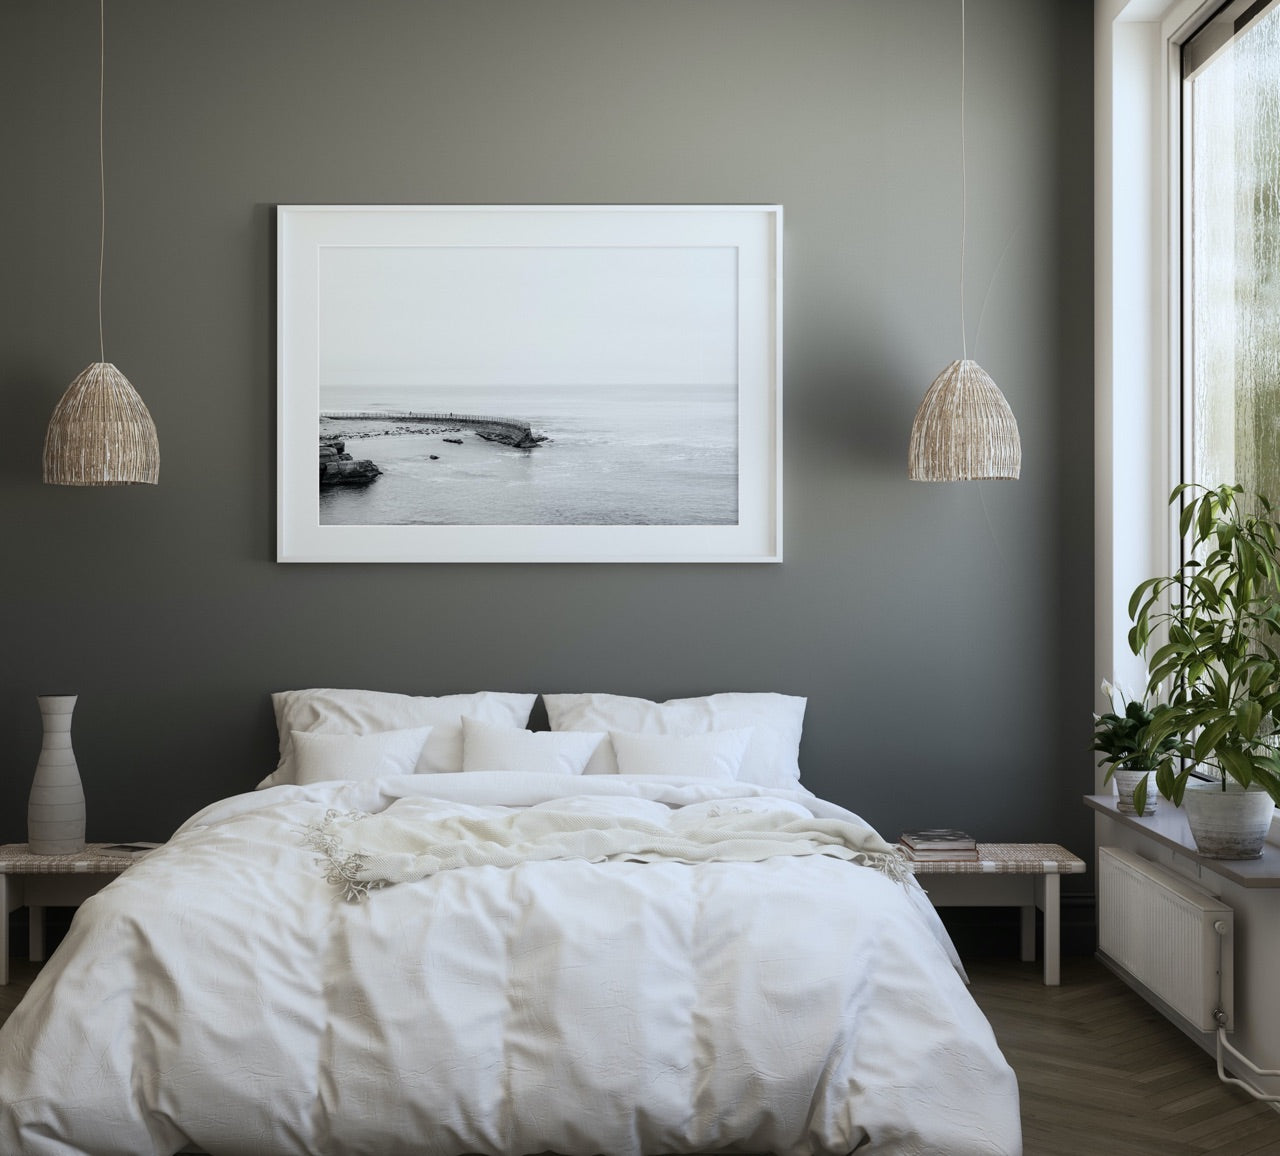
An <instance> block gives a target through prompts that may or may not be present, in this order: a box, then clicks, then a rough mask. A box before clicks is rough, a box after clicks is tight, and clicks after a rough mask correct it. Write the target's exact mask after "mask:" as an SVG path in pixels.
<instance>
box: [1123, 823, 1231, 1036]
mask: <svg viewBox="0 0 1280 1156" xmlns="http://www.w3.org/2000/svg"><path fill="white" fill-rule="evenodd" d="M1233 933H1234V914H1233V912H1232V910H1231V908H1230V907H1228V906H1227V905H1226V904H1224V903H1223V902H1222V901H1221V900H1220V899H1215V898H1214V897H1213V896H1212V895H1210V894H1209V893H1208V892H1207V891H1202V890H1201V889H1200V888H1199V887H1196V886H1195V885H1194V884H1193V883H1190V882H1188V881H1187V880H1185V879H1183V878H1182V877H1181V876H1179V875H1175V874H1174V873H1173V872H1171V871H1168V870H1166V869H1165V868H1163V867H1161V866H1159V865H1157V864H1155V863H1152V862H1151V861H1150V860H1149V859H1144V858H1142V856H1141V855H1135V854H1134V853H1133V852H1132V851H1126V850H1123V849H1122V848H1119V847H1099V848H1098V951H1099V953H1100V954H1102V955H1103V956H1104V957H1105V958H1106V959H1107V960H1109V961H1110V962H1111V963H1112V964H1114V965H1115V966H1117V967H1118V968H1120V969H1121V970H1122V971H1123V972H1124V973H1126V974H1127V975H1128V976H1129V977H1130V978H1132V979H1133V980H1135V981H1136V982H1137V983H1138V984H1140V985H1141V986H1142V987H1144V988H1146V989H1147V990H1148V991H1149V992H1150V993H1151V994H1153V995H1154V996H1156V997H1157V999H1158V1000H1159V1001H1160V1002H1161V1003H1163V1004H1164V1005H1165V1006H1166V1007H1167V1008H1169V1009H1171V1010H1172V1011H1174V1012H1176V1013H1177V1014H1178V1015H1180V1016H1181V1017H1182V1018H1183V1019H1185V1020H1186V1021H1187V1022H1188V1023H1189V1025H1190V1026H1191V1027H1193V1028H1196V1029H1197V1030H1199V1031H1206V1032H1208V1031H1213V1030H1214V1029H1215V1028H1217V1027H1219V1026H1224V1027H1226V1028H1227V1030H1228V1031H1230V1030H1231V1029H1232V1028H1233V1027H1234V1023H1233V1022H1232V1019H1231V1017H1232V1012H1233V1009H1232V981H1231V973H1232V936H1233ZM1215 1013H1216V1014H1215ZM1224 1014H1225V1016H1226V1019H1225V1020H1224V1019H1222V1018H1221V1016H1222V1015H1224Z"/></svg>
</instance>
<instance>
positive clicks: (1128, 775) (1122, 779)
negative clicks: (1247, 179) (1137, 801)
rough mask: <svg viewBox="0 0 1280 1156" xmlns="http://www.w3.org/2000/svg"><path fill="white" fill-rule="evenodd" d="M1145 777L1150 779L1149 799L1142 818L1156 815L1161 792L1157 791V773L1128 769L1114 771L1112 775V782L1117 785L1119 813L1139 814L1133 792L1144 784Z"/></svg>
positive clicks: (1148, 780)
mask: <svg viewBox="0 0 1280 1156" xmlns="http://www.w3.org/2000/svg"><path fill="white" fill-rule="evenodd" d="M1143 776H1150V777H1149V778H1148V779H1147V798H1146V805H1145V806H1144V807H1143V809H1142V817H1144V818H1145V817H1146V816H1147V815H1154V814H1155V811H1156V806H1157V804H1158V803H1159V802H1160V792H1159V791H1157V790H1156V779H1155V772H1154V771H1131V770H1129V769H1128V768H1127V767H1124V768H1120V769H1118V770H1116V771H1113V772H1112V775H1111V779H1112V782H1114V783H1115V785H1116V810H1117V811H1122V812H1123V813H1124V814H1126V815H1136V814H1137V813H1138V809H1137V807H1135V806H1134V805H1133V792H1134V790H1135V789H1136V788H1137V786H1138V784H1139V783H1140V782H1142V779H1143Z"/></svg>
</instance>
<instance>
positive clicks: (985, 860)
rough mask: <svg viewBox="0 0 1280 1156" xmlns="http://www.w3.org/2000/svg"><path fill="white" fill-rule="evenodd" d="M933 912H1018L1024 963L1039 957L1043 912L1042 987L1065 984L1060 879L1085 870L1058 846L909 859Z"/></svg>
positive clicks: (988, 847) (994, 846)
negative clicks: (943, 909) (1038, 913)
mask: <svg viewBox="0 0 1280 1156" xmlns="http://www.w3.org/2000/svg"><path fill="white" fill-rule="evenodd" d="M910 863H911V869H912V870H913V871H914V872H915V873H916V875H918V876H920V886H922V887H923V888H924V889H925V891H926V892H928V894H929V898H930V900H932V902H933V905H934V906H935V907H1019V908H1021V909H1022V958H1023V959H1024V960H1032V959H1035V957H1036V908H1037V907H1038V908H1040V910H1041V911H1043V912H1044V982H1045V983H1046V984H1048V985H1050V986H1052V987H1056V986H1057V985H1058V984H1059V983H1061V982H1062V979H1061V976H1062V969H1061V956H1062V932H1061V894H1060V889H1059V877H1060V876H1063V875H1079V874H1081V873H1082V872H1083V871H1084V870H1085V862H1084V860H1083V859H1077V858H1076V856H1074V855H1072V854H1071V852H1070V851H1068V850H1067V849H1066V848H1065V847H1059V846H1058V844H1056V843H979V844H978V858H977V859H920V860H917V859H911V860H910Z"/></svg>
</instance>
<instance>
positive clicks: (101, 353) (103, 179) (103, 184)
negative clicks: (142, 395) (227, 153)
mask: <svg viewBox="0 0 1280 1156" xmlns="http://www.w3.org/2000/svg"><path fill="white" fill-rule="evenodd" d="M106 7H107V5H106V0H98V209H99V218H98V360H99V361H106V360H107V354H106V346H105V344H104V343H103V340H102V265H103V260H104V259H105V256H106V250H107V170H106V161H105V159H104V156H103V151H104V148H103V133H102V105H103V92H104V89H105V84H104V80H105V74H106V71H107V15H106Z"/></svg>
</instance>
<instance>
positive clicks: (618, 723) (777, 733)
mask: <svg viewBox="0 0 1280 1156" xmlns="http://www.w3.org/2000/svg"><path fill="white" fill-rule="evenodd" d="M543 701H544V702H545V703H546V704H547V717H548V718H549V719H550V720H551V729H552V730H553V731H630V732H631V733H633V734H647V735H654V734H657V735H699V734H705V733H706V732H707V731H727V730H736V729H737V728H739V727H754V728H755V733H754V734H752V736H751V741H750V743H748V744H747V753H746V754H745V755H744V756H743V759H742V766H741V767H740V768H739V770H738V779H739V781H740V782H744V783H756V784H758V785H759V786H762V787H782V788H784V789H790V788H794V787H795V785H796V784H797V783H798V782H799V781H800V733H801V731H802V730H803V728H804V708H805V703H806V701H807V700H805V699H803V698H798V697H796V696H794V695H788V694H768V693H759V694H757V693H743V694H712V695H708V696H706V697H705V698H673V699H671V700H670V701H669V702H650V701H649V700H648V699H646V698H625V697H623V696H622V695H616V694H547V695H543ZM585 773H586V774H588V775H615V774H617V773H618V762H617V759H616V758H615V757H614V753H613V746H612V745H611V744H610V743H601V744H600V746H599V747H598V748H597V750H596V753H595V754H594V755H592V756H591V761H590V762H589V763H588V764H587V769H586V772H585Z"/></svg>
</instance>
